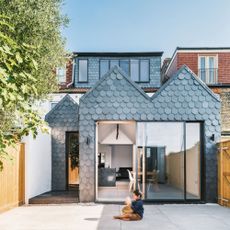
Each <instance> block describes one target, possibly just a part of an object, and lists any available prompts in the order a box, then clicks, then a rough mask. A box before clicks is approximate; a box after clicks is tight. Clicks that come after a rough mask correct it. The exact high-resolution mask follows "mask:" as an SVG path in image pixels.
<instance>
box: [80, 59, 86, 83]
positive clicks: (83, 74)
mask: <svg viewBox="0 0 230 230" xmlns="http://www.w3.org/2000/svg"><path fill="white" fill-rule="evenodd" d="M78 80H79V82H87V80H88V61H87V60H79V79H78Z"/></svg>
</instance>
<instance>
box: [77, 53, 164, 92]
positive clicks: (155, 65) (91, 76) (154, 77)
mask: <svg viewBox="0 0 230 230" xmlns="http://www.w3.org/2000/svg"><path fill="white" fill-rule="evenodd" d="M79 59H87V60H88V82H87V83H83V82H82V83H81V82H79V81H78V76H79V73H78V72H79V65H78V64H79V62H78V61H79ZM123 59H125V60H127V59H128V60H130V59H138V60H140V59H147V60H149V75H150V81H149V82H148V83H142V82H140V83H137V84H138V85H139V86H140V87H143V88H151V87H152V88H159V87H160V86H161V72H160V71H161V56H153V57H149V56H143V57H140V56H138V57H136V56H133V57H123V56H122V57H119V56H117V57H109V56H104V57H103V56H102V57H101V56H100V57H90V56H88V57H87V56H86V57H85V56H84V57H75V58H74V62H75V70H74V82H75V84H74V87H76V88H82V87H83V88H84V87H85V88H91V87H93V86H94V85H95V84H96V83H97V82H98V81H99V80H100V60H123Z"/></svg>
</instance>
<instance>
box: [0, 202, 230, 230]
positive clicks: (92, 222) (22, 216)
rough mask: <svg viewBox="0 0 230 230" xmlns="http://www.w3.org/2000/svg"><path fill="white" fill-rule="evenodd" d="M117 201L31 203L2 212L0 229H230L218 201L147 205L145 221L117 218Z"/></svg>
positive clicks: (228, 218) (226, 213)
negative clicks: (63, 203)
mask: <svg viewBox="0 0 230 230" xmlns="http://www.w3.org/2000/svg"><path fill="white" fill-rule="evenodd" d="M121 208H122V206H121V205H115V204H108V205H102V204H94V203H89V204H65V205H29V206H22V207H18V208H15V209H12V210H10V211H7V212H5V213H2V214H0V230H85V229H87V230H130V229H132V230H142V229H147V230H149V229H154V230H158V229H159V230H194V229H195V230H230V209H229V208H226V207H221V206H219V205H217V204H211V205H209V204H201V205H199V204H194V205H193V204H165V205H144V208H145V213H144V218H143V219H142V220H141V221H121V220H114V219H113V216H114V215H118V214H119V213H120V211H121Z"/></svg>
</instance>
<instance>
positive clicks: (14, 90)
mask: <svg viewBox="0 0 230 230" xmlns="http://www.w3.org/2000/svg"><path fill="white" fill-rule="evenodd" d="M61 3H62V1H60V0H30V1H26V0H11V1H8V0H0V169H1V168H2V166H3V164H2V158H4V157H7V153H6V151H5V149H6V147H7V146H9V145H12V144H14V143H16V142H17V141H19V140H20V139H21V137H22V136H23V135H28V134H29V132H32V134H33V136H34V137H35V136H36V135H37V129H38V128H43V127H44V123H43V121H42V119H41V117H40V116H39V113H38V111H37V110H36V108H35V107H34V106H33V105H34V103H35V102H36V100H39V99H43V98H45V97H46V95H47V94H48V93H50V92H52V90H55V89H57V80H56V77H55V74H54V72H53V71H52V70H53V68H54V67H55V66H58V65H60V64H61V63H62V62H63V61H64V58H63V57H64V54H65V53H64V41H63V38H62V37H61V33H60V27H61V26H64V25H66V22H67V20H66V18H65V17H63V16H62V15H61V14H60V5H61Z"/></svg>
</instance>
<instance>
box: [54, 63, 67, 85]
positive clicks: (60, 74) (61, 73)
mask: <svg viewBox="0 0 230 230" xmlns="http://www.w3.org/2000/svg"><path fill="white" fill-rule="evenodd" d="M56 76H57V79H58V83H65V82H66V67H57V68H56Z"/></svg>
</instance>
